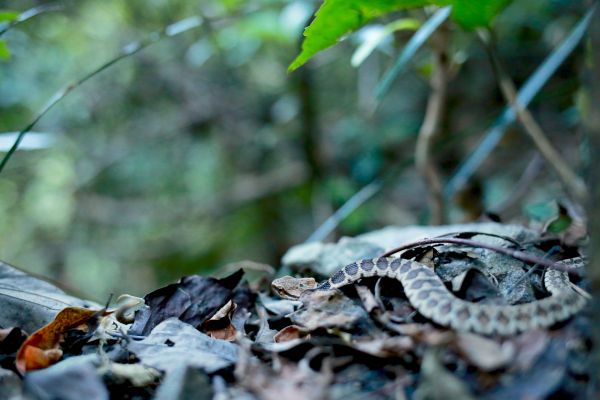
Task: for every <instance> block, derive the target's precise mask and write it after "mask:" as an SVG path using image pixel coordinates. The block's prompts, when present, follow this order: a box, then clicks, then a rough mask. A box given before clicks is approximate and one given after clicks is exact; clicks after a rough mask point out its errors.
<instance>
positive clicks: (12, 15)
mask: <svg viewBox="0 0 600 400" xmlns="http://www.w3.org/2000/svg"><path fill="white" fill-rule="evenodd" d="M19 14H20V13H19V12H17V11H10V10H0V22H10V21H13V20H15V19H17V17H18V16H19Z"/></svg>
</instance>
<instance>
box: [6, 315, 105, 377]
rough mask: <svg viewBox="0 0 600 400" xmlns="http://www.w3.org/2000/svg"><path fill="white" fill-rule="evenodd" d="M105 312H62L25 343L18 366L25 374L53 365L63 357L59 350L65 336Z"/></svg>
mask: <svg viewBox="0 0 600 400" xmlns="http://www.w3.org/2000/svg"><path fill="white" fill-rule="evenodd" d="M103 313H104V312H103V311H98V310H90V309H87V308H79V307H67V308H65V309H63V310H62V311H60V312H59V313H58V314H57V315H56V318H54V321H52V322H50V323H49V324H48V325H46V326H44V327H42V328H41V329H39V330H37V331H36V332H34V333H33V334H31V336H29V337H28V338H27V340H25V342H23V344H22V345H21V348H20V349H19V351H18V353H17V360H16V366H17V369H18V370H19V372H21V373H22V374H24V373H25V372H27V371H31V370H34V369H40V368H45V367H47V366H49V365H52V364H53V363H55V362H56V361H58V360H59V359H60V357H62V350H60V349H59V347H60V343H61V342H62V341H63V339H64V337H65V334H66V333H67V332H68V331H69V330H71V329H74V328H77V327H78V326H79V325H81V324H84V323H85V322H86V321H88V320H89V319H90V318H92V317H94V316H98V315H101V314H103Z"/></svg>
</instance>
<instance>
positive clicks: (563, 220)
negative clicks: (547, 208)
mask: <svg viewBox="0 0 600 400" xmlns="http://www.w3.org/2000/svg"><path fill="white" fill-rule="evenodd" d="M572 223H573V219H572V218H571V216H570V215H569V211H568V210H567V209H566V208H565V207H564V206H563V205H561V204H558V215H557V216H555V217H554V218H552V219H551V220H549V221H548V222H547V224H546V229H545V230H546V231H548V232H552V233H561V232H564V231H566V230H567V229H568V228H569V227H570V226H571V224H572Z"/></svg>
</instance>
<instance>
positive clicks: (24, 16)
mask: <svg viewBox="0 0 600 400" xmlns="http://www.w3.org/2000/svg"><path fill="white" fill-rule="evenodd" d="M61 9H62V6H61V5H60V4H42V5H41V6H37V7H33V8H30V9H29V10H26V11H23V12H22V13H21V14H19V15H18V16H17V18H15V19H14V20H12V21H10V22H9V23H7V24H6V25H5V26H4V27H3V28H2V29H0V36H2V35H4V34H5V33H6V32H8V31H9V30H11V29H12V28H14V27H15V26H17V25H19V24H21V23H23V22H25V21H27V20H28V19H31V18H33V17H35V16H36V15H40V14H44V13H47V12H50V11H58V10H61Z"/></svg>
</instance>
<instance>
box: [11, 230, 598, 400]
mask: <svg viewBox="0 0 600 400" xmlns="http://www.w3.org/2000/svg"><path fill="white" fill-rule="evenodd" d="M435 237H437V238H442V239H450V240H447V242H446V243H442V242H443V241H440V242H439V243H436V242H435V241H432V240H431V239H430V240H428V241H426V240H423V239H424V238H435ZM453 239H458V240H455V242H456V243H450V242H452V240H453ZM407 243H412V244H411V245H406V244H407ZM465 244H470V245H469V246H466V245H465ZM478 244H479V245H478ZM400 245H405V248H404V252H403V253H402V254H401V256H402V257H403V258H405V259H411V260H416V261H419V262H420V263H423V264H425V265H428V266H430V267H432V268H434V270H435V272H436V274H437V275H438V276H439V277H440V278H441V279H442V281H443V282H444V283H445V285H446V287H447V288H448V289H449V290H451V291H452V292H453V294H454V295H455V296H457V297H459V298H463V299H465V300H469V301H472V302H475V303H480V304H491V305H498V306H503V307H506V306H512V305H515V304H521V303H528V302H535V301H538V300H539V299H540V298H543V297H546V296H548V294H547V293H545V289H544V287H543V272H544V270H545V268H546V267H544V266H542V265H537V266H532V265H531V262H529V263H524V262H523V261H522V260H519V259H518V258H519V257H517V258H515V257H514V254H513V256H509V255H507V254H502V253H499V252H498V251H495V250H494V249H496V250H497V248H502V249H508V251H504V253H509V252H511V251H515V252H516V251H518V252H520V253H518V254H516V255H517V256H519V254H520V255H521V258H523V255H525V256H526V257H529V256H531V257H533V258H535V257H537V259H540V260H549V259H551V258H552V259H568V258H573V257H578V256H580V255H581V254H580V253H579V251H578V249H577V247H576V246H572V245H571V246H566V245H565V236H564V235H563V236H562V237H557V236H549V235H546V234H541V233H540V232H538V231H535V230H531V229H527V228H524V227H520V226H515V225H502V224H495V223H486V224H469V225H454V226H443V227H436V228H428V227H409V228H394V227H390V228H386V229H383V230H380V231H375V232H371V233H367V234H364V235H361V236H358V237H356V238H344V239H342V240H340V241H339V242H337V243H329V244H324V243H309V244H304V245H300V246H297V247H295V248H292V249H290V251H289V252H288V254H286V256H285V257H284V258H283V260H282V264H283V266H282V268H281V269H280V270H278V271H276V270H275V269H274V268H272V267H270V266H268V265H263V264H259V263H255V262H250V261H246V262H240V263H235V264H231V265H227V266H225V267H224V268H223V271H224V272H223V277H222V278H220V279H217V278H208V277H202V276H198V275H193V276H187V277H183V278H181V280H180V281H179V282H177V283H173V284H170V285H167V286H165V287H162V288H159V289H157V290H155V291H153V292H151V293H148V294H147V295H146V296H145V297H144V298H143V299H139V298H136V297H133V296H127V295H125V296H120V297H119V298H117V300H116V301H115V302H114V303H115V304H114V305H112V304H111V305H110V306H107V307H103V306H102V305H98V304H94V303H92V302H88V301H85V300H81V299H78V298H75V297H72V296H69V295H67V294H65V293H64V292H62V291H61V290H60V289H58V288H56V287H55V286H53V285H51V284H49V283H47V282H44V281H42V280H39V279H37V278H34V277H32V276H29V275H27V274H25V273H23V272H21V271H19V270H17V269H15V268H13V267H11V266H9V265H7V264H0V328H2V329H0V367H1V368H0V398H2V399H24V398H36V399H50V398H59V399H81V398H88V399H108V398H127V399H163V400H164V399H185V398H194V399H212V398H218V399H227V398H247V399H253V398H261V399H277V400H280V399H304V400H306V399H325V398H330V399H340V398H344V399H346V400H349V399H442V398H443V399H447V398H453V399H455V398H460V399H472V398H484V399H500V398H502V399H506V398H511V399H525V398H526V399H545V398H562V397H568V398H589V397H590V396H591V393H592V392H591V390H592V389H591V384H590V372H589V369H590V367H589V351H590V343H591V338H590V334H591V333H590V326H589V324H590V322H589V318H588V315H587V313H588V311H587V310H586V309H585V308H584V310H583V311H582V312H580V313H578V314H577V315H575V316H574V317H572V318H570V319H568V320H567V321H566V322H562V323H561V324H559V325H556V324H555V325H553V326H551V327H549V328H545V329H534V330H527V331H525V332H523V333H519V334H511V335H503V336H499V335H484V334H478V333H476V332H469V331H466V330H461V329H450V328H447V327H443V326H440V325H438V324H436V323H434V322H433V321H431V320H430V319H428V318H426V317H424V316H423V315H421V314H420V313H419V312H417V311H416V309H415V308H414V307H413V305H412V304H411V302H410V301H409V300H408V298H407V297H406V296H405V294H404V291H403V288H402V285H400V283H399V282H398V281H396V280H394V279H390V278H368V279H363V280H361V281H359V282H357V283H356V284H354V285H348V286H347V287H345V288H343V290H335V291H327V292H323V291H319V290H316V291H311V290H309V291H306V292H304V293H302V294H301V296H300V297H299V298H298V299H286V298H281V297H279V296H277V294H276V293H274V292H273V291H272V290H271V287H270V284H271V282H272V280H273V279H274V278H276V277H277V276H281V275H283V274H290V275H295V276H305V277H308V276H314V277H316V278H317V279H324V278H327V277H328V276H330V275H331V273H333V272H334V271H335V270H336V269H338V268H339V267H341V266H343V265H346V264H349V263H351V262H354V261H357V260H361V259H368V258H373V257H377V256H380V255H382V254H383V253H385V252H387V251H389V250H391V249H393V248H395V247H398V246H400ZM578 275H580V274H579V273H576V274H572V277H571V279H572V282H573V283H576V284H577V285H579V287H581V288H583V290H585V285H586V281H585V278H581V277H580V276H578ZM583 290H581V293H583V294H584V293H585V292H584V291H583Z"/></svg>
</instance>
